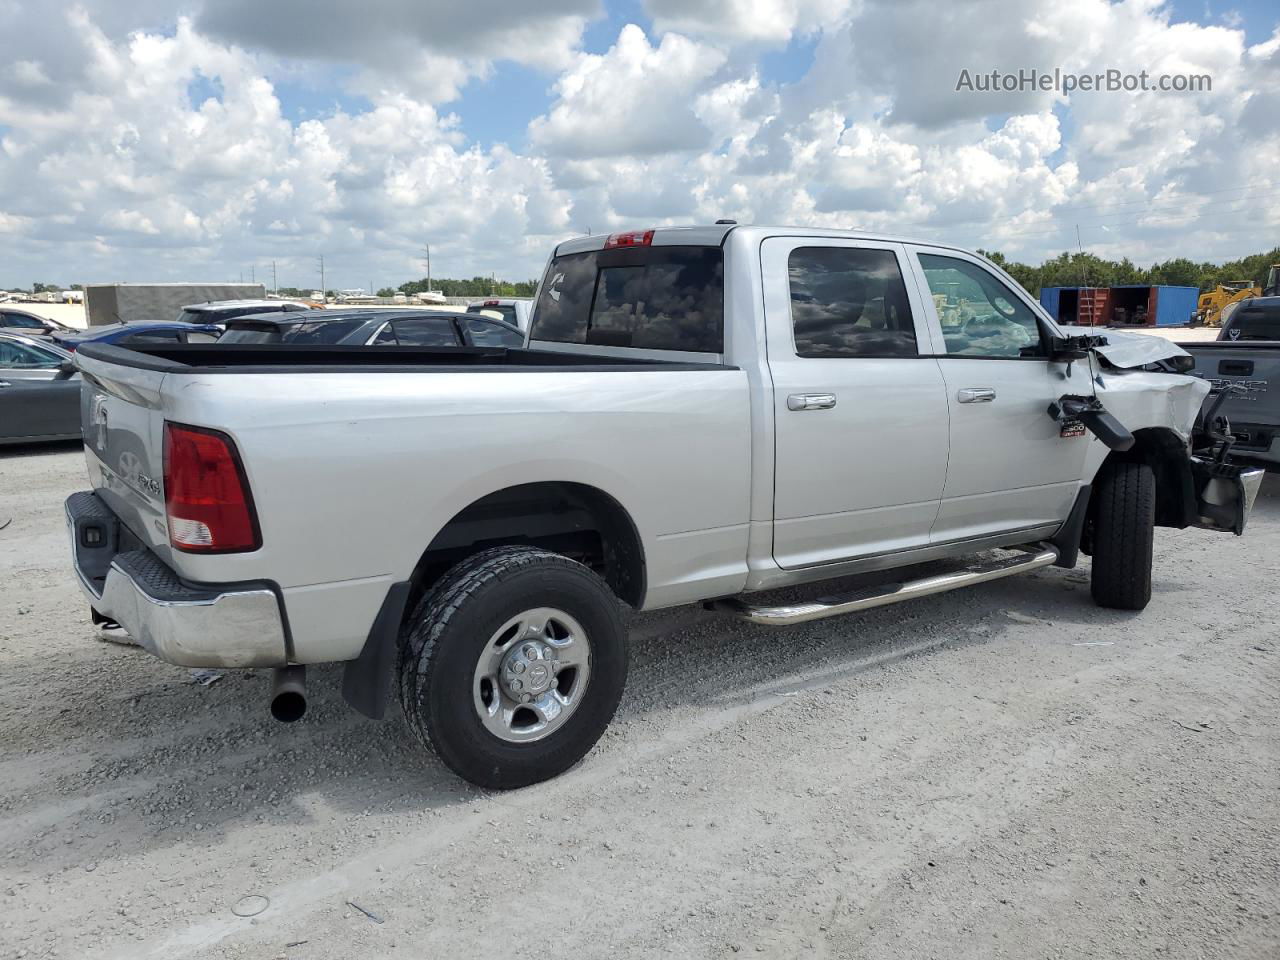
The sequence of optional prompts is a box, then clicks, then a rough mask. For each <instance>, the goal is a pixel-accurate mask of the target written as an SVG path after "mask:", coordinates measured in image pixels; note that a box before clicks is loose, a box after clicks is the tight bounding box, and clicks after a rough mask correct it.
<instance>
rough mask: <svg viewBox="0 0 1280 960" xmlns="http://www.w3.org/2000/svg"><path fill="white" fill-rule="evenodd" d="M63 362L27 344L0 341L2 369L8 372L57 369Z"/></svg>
mask: <svg viewBox="0 0 1280 960" xmlns="http://www.w3.org/2000/svg"><path fill="white" fill-rule="evenodd" d="M61 362H62V361H61V360H60V358H59V357H58V356H57V355H56V354H53V353H47V352H45V351H44V350H40V349H38V348H36V347H29V346H27V345H26V344H25V343H14V342H12V341H10V340H0V368H3V369H6V370H43V369H46V368H50V367H56V366H58V364H59V363H61Z"/></svg>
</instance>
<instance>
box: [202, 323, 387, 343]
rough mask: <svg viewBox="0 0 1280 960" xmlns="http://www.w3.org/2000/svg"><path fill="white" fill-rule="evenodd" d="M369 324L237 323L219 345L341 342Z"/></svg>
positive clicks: (224, 335) (220, 340) (225, 334)
mask: <svg viewBox="0 0 1280 960" xmlns="http://www.w3.org/2000/svg"><path fill="white" fill-rule="evenodd" d="M367 322H368V321H366V320H360V319H354V320H311V321H309V322H307V323H261V324H244V325H240V324H233V325H232V326H231V327H230V328H229V329H228V330H227V332H226V333H224V334H223V335H222V337H221V339H219V340H218V343H300V344H301V343H309V344H316V343H340V342H341V341H342V340H343V339H344V338H345V337H347V336H348V335H349V334H352V333H355V331H357V330H358V329H360V328H361V327H362V326H364V325H365V323H367Z"/></svg>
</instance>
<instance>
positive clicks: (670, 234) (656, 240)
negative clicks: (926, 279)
mask: <svg viewBox="0 0 1280 960" xmlns="http://www.w3.org/2000/svg"><path fill="white" fill-rule="evenodd" d="M647 229H652V231H653V237H652V239H651V240H650V241H649V244H648V245H649V246H654V247H679V246H696V247H702V246H706V247H718V246H720V245H721V244H723V243H724V241H725V238H726V237H728V236H729V234H730V233H735V232H738V233H748V234H751V235H753V236H755V237H758V238H759V239H764V238H765V237H824V238H829V239H833V240H874V241H877V242H880V243H913V244H916V245H918V246H922V247H939V248H942V249H948V250H965V251H966V252H972V251H968V250H966V248H964V247H959V246H957V245H955V244H952V243H940V242H938V241H937V240H922V239H920V238H918V237H899V236H893V235H890V234H884V233H876V232H875V231H872V230H860V229H858V228H856V227H850V228H848V229H831V228H829V227H797V226H790V227H787V226H770V225H757V224H737V223H714V224H694V225H691V226H679V227H652V228H644V227H637V228H635V229H631V230H622V231H615V232H614V233H599V234H592V235H591V236H586V237H574V238H573V239H572V240H565V241H564V242H563V243H561V244H560V245H559V246H557V247H556V250H555V255H556V256H564V255H565V254H570V253H586V252H588V251H591V250H603V249H604V247H605V243H606V242H607V241H608V239H609V238H610V237H611V236H617V235H618V234H620V233H632V234H643V233H645V232H646V230H647Z"/></svg>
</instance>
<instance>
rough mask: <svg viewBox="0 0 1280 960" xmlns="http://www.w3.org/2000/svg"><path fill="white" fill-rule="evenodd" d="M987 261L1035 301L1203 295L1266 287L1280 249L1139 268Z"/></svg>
mask: <svg viewBox="0 0 1280 960" xmlns="http://www.w3.org/2000/svg"><path fill="white" fill-rule="evenodd" d="M978 252H979V253H980V254H982V255H983V256H984V257H986V258H987V259H989V260H991V261H992V262H993V263H995V264H997V265H999V266H1000V267H1001V268H1003V269H1004V270H1005V271H1006V272H1007V273H1008V274H1009V275H1010V276H1011V277H1013V278H1014V279H1015V280H1017V281H1018V282H1019V283H1020V284H1022V286H1023V287H1025V288H1026V290H1027V291H1028V292H1029V293H1030V294H1031V295H1032V296H1035V297H1038V296H1039V295H1040V289H1041V288H1042V287H1084V286H1088V287H1118V286H1123V285H1125V284H1130V283H1133V284H1151V285H1163V284H1168V285H1171V286H1178V287H1198V288H1199V289H1200V291H1201V292H1204V291H1208V290H1212V289H1213V288H1214V287H1216V286H1217V285H1218V284H1220V283H1226V282H1228V281H1232V280H1251V281H1253V282H1254V283H1255V284H1259V285H1261V284H1262V283H1263V282H1264V281H1265V280H1266V278H1267V270H1268V268H1270V266H1271V265H1272V264H1280V247H1276V248H1274V249H1273V250H1271V251H1270V252H1268V253H1255V254H1253V255H1252V256H1248V257H1241V258H1240V259H1239V260H1229V261H1227V262H1226V263H1221V264H1215V263H1209V262H1208V261H1204V262H1201V263H1196V262H1195V261H1194V260H1188V259H1186V258H1185V257H1178V258H1177V259H1174V260H1166V261H1164V262H1163V263H1153V264H1152V265H1151V266H1149V267H1145V268H1144V267H1139V266H1137V265H1135V264H1134V263H1133V261H1132V260H1130V259H1129V258H1128V257H1125V258H1124V259H1123V260H1104V259H1102V258H1101V257H1095V256H1094V255H1093V254H1091V253H1061V254H1059V255H1058V256H1056V257H1054V258H1053V259H1052V260H1046V261H1045V262H1044V263H1042V264H1040V266H1038V267H1033V266H1031V265H1030V264H1026V263H1017V262H1016V261H1012V260H1009V259H1008V258H1007V257H1005V256H1004V255H1003V254H1001V253H998V252H993V251H988V250H979V251H978Z"/></svg>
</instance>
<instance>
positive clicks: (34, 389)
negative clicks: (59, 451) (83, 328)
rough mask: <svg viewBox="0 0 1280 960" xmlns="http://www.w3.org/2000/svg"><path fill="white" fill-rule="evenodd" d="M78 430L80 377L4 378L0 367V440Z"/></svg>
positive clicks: (71, 434) (44, 437)
mask: <svg viewBox="0 0 1280 960" xmlns="http://www.w3.org/2000/svg"><path fill="white" fill-rule="evenodd" d="M79 433H80V378H79V377H76V378H74V379H68V380H8V379H6V378H5V375H4V371H3V370H0V440H21V439H33V440H47V439H51V438H54V437H74V436H76V435H78V434H79Z"/></svg>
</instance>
